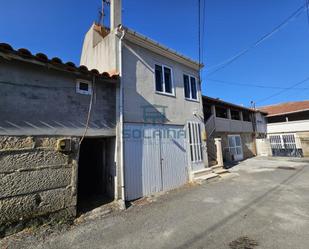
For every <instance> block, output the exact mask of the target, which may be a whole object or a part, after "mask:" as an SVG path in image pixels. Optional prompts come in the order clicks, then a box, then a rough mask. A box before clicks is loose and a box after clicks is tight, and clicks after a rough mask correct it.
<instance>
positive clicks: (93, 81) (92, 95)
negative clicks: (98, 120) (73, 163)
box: [79, 75, 96, 145]
mask: <svg viewBox="0 0 309 249" xmlns="http://www.w3.org/2000/svg"><path fill="white" fill-rule="evenodd" d="M95 79H96V78H95V75H93V78H92V93H91V97H90V102H89V109H88V115H87V121H86V127H85V131H84V134H83V136H82V137H81V139H80V141H79V145H81V143H82V142H83V140H84V138H85V136H86V134H87V131H88V129H89V123H90V117H91V110H92V105H93V100H94V99H96V97H95V94H96V91H95Z"/></svg>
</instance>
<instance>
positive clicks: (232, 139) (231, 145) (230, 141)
mask: <svg viewBox="0 0 309 249" xmlns="http://www.w3.org/2000/svg"><path fill="white" fill-rule="evenodd" d="M235 146H236V144H235V139H234V137H229V147H235Z"/></svg>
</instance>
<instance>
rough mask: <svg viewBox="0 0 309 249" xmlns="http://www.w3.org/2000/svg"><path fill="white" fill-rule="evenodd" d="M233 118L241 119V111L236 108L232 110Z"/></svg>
mask: <svg viewBox="0 0 309 249" xmlns="http://www.w3.org/2000/svg"><path fill="white" fill-rule="evenodd" d="M231 118H232V119H234V120H240V113H239V111H236V110H231Z"/></svg>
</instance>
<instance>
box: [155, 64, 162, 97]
mask: <svg viewBox="0 0 309 249" xmlns="http://www.w3.org/2000/svg"><path fill="white" fill-rule="evenodd" d="M155 71H156V72H155V75H156V91H159V92H163V78H162V67H161V66H158V65H156V70H155Z"/></svg>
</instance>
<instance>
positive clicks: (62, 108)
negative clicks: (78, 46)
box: [0, 60, 116, 136]
mask: <svg viewBox="0 0 309 249" xmlns="http://www.w3.org/2000/svg"><path fill="white" fill-rule="evenodd" d="M0 63H1V66H0V86H1V91H0V106H1V107H0V108H1V109H0V110H1V111H0V135H70V136H81V135H82V134H83V133H84V130H85V124H86V121H87V116H88V110H89V104H90V99H91V96H90V95H83V94H79V93H76V80H77V76H75V75H73V74H70V73H61V72H59V71H54V70H51V69H48V68H45V67H42V66H36V65H32V64H29V63H23V62H17V61H6V60H5V61H4V60H3V61H2V60H1V61H0ZM85 79H87V78H85ZM87 80H90V81H91V80H92V79H87ZM115 105H116V86H115V85H112V83H106V82H104V81H101V80H100V81H98V80H97V82H96V83H95V94H94V99H93V105H92V112H91V119H90V127H89V130H88V133H87V135H89V136H102V135H106V136H115V123H116V107H115Z"/></svg>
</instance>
